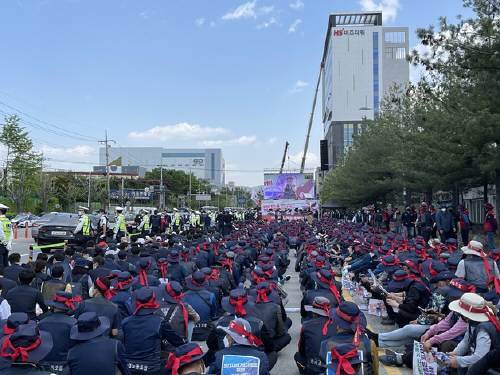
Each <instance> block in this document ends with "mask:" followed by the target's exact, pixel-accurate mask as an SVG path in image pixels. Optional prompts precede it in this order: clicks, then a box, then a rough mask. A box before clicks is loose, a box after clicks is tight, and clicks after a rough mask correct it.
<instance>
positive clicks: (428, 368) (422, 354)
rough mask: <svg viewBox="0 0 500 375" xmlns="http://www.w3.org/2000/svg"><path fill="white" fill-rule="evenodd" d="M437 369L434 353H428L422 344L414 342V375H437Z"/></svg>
mask: <svg viewBox="0 0 500 375" xmlns="http://www.w3.org/2000/svg"><path fill="white" fill-rule="evenodd" d="M437 368H438V366H437V363H436V362H435V360H434V357H433V355H432V353H427V352H426V351H425V350H424V345H423V344H422V343H420V342H418V341H413V375H436V374H437Z"/></svg>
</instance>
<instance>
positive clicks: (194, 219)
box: [190, 214, 200, 226]
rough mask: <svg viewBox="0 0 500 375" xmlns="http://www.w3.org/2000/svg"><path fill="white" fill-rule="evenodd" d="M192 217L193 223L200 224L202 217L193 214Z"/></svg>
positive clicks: (194, 224)
mask: <svg viewBox="0 0 500 375" xmlns="http://www.w3.org/2000/svg"><path fill="white" fill-rule="evenodd" d="M190 219H191V220H190V221H191V225H193V226H196V225H199V224H200V218H199V216H198V215H196V214H192V215H191V218H190Z"/></svg>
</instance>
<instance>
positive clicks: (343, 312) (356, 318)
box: [330, 301, 366, 344]
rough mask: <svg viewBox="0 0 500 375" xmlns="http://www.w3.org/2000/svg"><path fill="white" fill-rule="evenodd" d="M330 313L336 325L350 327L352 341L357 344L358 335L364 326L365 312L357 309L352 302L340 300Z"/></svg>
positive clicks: (343, 327) (344, 327)
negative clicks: (352, 334) (352, 335)
mask: <svg viewBox="0 0 500 375" xmlns="http://www.w3.org/2000/svg"><path fill="white" fill-rule="evenodd" d="M330 315H331V317H332V319H333V321H334V323H335V325H336V326H337V327H340V328H342V329H350V330H352V331H353V332H354V341H353V342H354V343H355V344H359V340H360V335H361V333H362V331H364V329H365V328H366V317H365V314H363V313H362V312H361V310H359V307H358V306H357V305H356V304H355V303H354V302H348V301H345V302H342V303H341V304H340V305H339V306H337V307H336V308H335V309H332V310H331V312H330Z"/></svg>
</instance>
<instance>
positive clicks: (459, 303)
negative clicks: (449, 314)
mask: <svg viewBox="0 0 500 375" xmlns="http://www.w3.org/2000/svg"><path fill="white" fill-rule="evenodd" d="M449 309H450V310H451V311H455V312H457V313H459V314H460V315H462V316H465V317H466V318H468V319H470V320H472V321H474V322H488V321H490V322H491V323H493V325H494V326H495V327H496V329H497V331H500V323H499V322H498V319H497V317H496V316H495V314H494V313H493V311H492V310H491V309H490V308H489V307H488V305H487V304H486V300H485V299H484V298H483V297H481V296H480V295H479V294H476V293H464V294H463V295H462V297H460V299H459V300H456V301H452V302H450V305H449Z"/></svg>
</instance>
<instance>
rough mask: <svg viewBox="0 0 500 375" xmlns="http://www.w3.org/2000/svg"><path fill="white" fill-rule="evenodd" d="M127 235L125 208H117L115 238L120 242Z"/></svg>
mask: <svg viewBox="0 0 500 375" xmlns="http://www.w3.org/2000/svg"><path fill="white" fill-rule="evenodd" d="M126 235H127V222H126V221H125V215H124V214H123V207H116V223H115V230H114V236H113V238H114V239H115V240H117V241H120V240H121V238H122V237H125V236H126Z"/></svg>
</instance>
